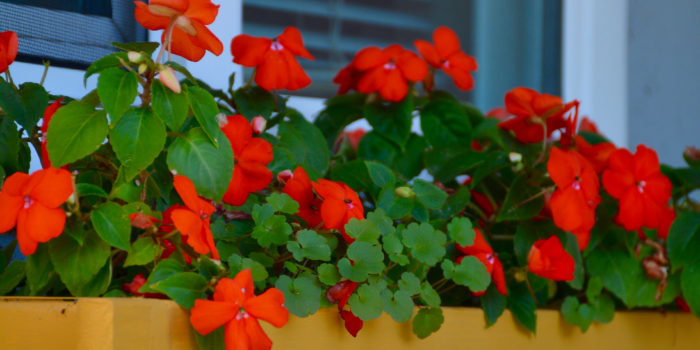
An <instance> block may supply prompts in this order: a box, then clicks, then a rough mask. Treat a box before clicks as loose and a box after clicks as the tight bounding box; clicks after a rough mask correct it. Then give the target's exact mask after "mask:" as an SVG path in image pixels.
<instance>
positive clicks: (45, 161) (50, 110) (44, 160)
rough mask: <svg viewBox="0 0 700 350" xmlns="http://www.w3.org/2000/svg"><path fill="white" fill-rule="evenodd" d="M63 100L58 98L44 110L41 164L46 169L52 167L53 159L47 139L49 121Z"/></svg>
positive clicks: (65, 167)
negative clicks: (50, 155)
mask: <svg viewBox="0 0 700 350" xmlns="http://www.w3.org/2000/svg"><path fill="white" fill-rule="evenodd" d="M62 101H63V97H61V98H59V99H58V100H56V101H55V102H54V103H52V104H50V105H49V106H48V107H46V109H45V110H44V120H43V121H42V123H41V164H42V165H43V167H44V169H46V168H50V167H51V159H49V151H48V149H47V148H46V147H47V146H46V140H47V138H46V137H47V135H48V131H49V122H51V118H53V114H54V113H56V111H57V110H58V108H59V107H61V102H62ZM63 168H64V169H66V170H68V166H66V165H64V166H63Z"/></svg>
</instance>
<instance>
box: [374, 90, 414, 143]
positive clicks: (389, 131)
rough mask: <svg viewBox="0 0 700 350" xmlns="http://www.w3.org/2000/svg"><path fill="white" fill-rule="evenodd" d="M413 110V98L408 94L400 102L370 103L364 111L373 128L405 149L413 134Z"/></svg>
mask: <svg viewBox="0 0 700 350" xmlns="http://www.w3.org/2000/svg"><path fill="white" fill-rule="evenodd" d="M412 111H413V98H412V97H411V96H408V97H406V98H405V99H404V100H403V101H401V102H400V103H390V104H384V103H382V102H372V103H368V104H366V105H365V108H364V111H363V112H364V115H365V118H367V121H368V122H369V125H371V126H372V129H373V130H376V131H378V132H379V133H380V134H381V135H382V136H383V137H385V138H386V139H387V140H389V141H391V142H393V143H395V144H396V145H398V146H399V148H401V149H403V148H404V147H405V146H406V142H408V138H409V136H410V134H411V121H412V119H413V116H412Z"/></svg>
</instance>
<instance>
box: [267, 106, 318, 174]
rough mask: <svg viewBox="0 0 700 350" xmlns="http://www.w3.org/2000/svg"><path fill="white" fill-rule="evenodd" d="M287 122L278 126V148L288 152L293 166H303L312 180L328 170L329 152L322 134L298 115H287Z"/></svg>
mask: <svg viewBox="0 0 700 350" xmlns="http://www.w3.org/2000/svg"><path fill="white" fill-rule="evenodd" d="M288 118H289V121H283V122H282V123H280V125H279V131H278V135H279V138H280V140H279V144H278V147H281V148H284V149H287V150H289V152H290V153H291V155H292V160H293V161H294V165H295V166H303V167H304V169H305V170H306V171H307V172H308V173H309V176H310V177H311V178H312V179H313V178H318V177H321V176H322V175H323V174H324V173H325V172H326V170H328V165H329V157H330V152H329V151H328V145H327V144H326V140H325V139H324V138H323V134H321V131H320V130H318V128H316V127H315V126H314V125H313V124H311V123H309V122H308V121H306V119H304V117H303V116H301V115H299V114H298V113H289V114H288Z"/></svg>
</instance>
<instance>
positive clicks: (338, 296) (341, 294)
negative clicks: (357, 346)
mask: <svg viewBox="0 0 700 350" xmlns="http://www.w3.org/2000/svg"><path fill="white" fill-rule="evenodd" d="M355 288H357V282H353V281H350V280H345V281H341V282H338V283H336V284H335V285H334V286H333V287H330V288H328V291H327V292H326V299H328V301H330V302H331V303H334V304H335V303H338V311H340V317H342V318H343V321H344V323H345V329H346V330H347V331H348V333H350V335H352V336H353V337H356V336H357V332H359V331H360V330H361V329H362V326H363V325H364V322H362V320H361V319H360V318H359V317H357V316H355V314H353V313H352V311H351V310H343V308H344V307H345V305H346V304H347V302H348V300H349V299H350V296H351V295H352V293H353V292H354V291H355Z"/></svg>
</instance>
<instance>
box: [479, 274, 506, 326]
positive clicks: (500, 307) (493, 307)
mask: <svg viewBox="0 0 700 350" xmlns="http://www.w3.org/2000/svg"><path fill="white" fill-rule="evenodd" d="M506 303H507V299H506V296H505V295H502V294H501V293H499V292H498V290H497V289H496V286H495V285H493V284H492V285H491V286H489V288H488V289H487V290H486V293H484V295H483V296H482V297H481V308H482V309H483V310H484V318H485V319H486V327H491V326H493V324H494V323H496V321H497V320H498V318H499V317H501V315H502V314H503V311H505V310H506Z"/></svg>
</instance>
